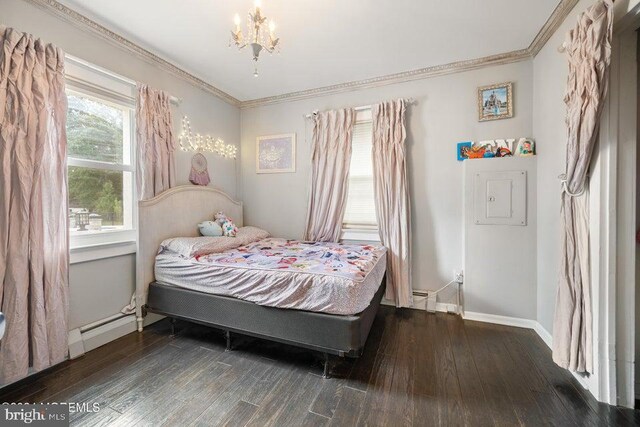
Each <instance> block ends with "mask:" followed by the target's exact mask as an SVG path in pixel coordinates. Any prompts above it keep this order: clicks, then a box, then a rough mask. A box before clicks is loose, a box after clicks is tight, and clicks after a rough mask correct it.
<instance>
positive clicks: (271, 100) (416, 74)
mask: <svg viewBox="0 0 640 427" xmlns="http://www.w3.org/2000/svg"><path fill="white" fill-rule="evenodd" d="M530 58H531V54H530V53H529V50H528V49H521V50H514V51H511V52H507V53H500V54H497V55H491V56H485V57H482V58H476V59H468V60H465V61H457V62H450V63H448V64H442V65H434V66H432V67H426V68H420V69H417V70H411V71H405V72H402V73H396V74H389V75H386V76H380V77H374V78H371V79H366V80H357V81H352V82H347V83H340V84H337V85H331V86H324V87H319V88H315V89H308V90H303V91H299V92H291V93H285V94H282V95H275V96H269V97H266V98H259V99H253V100H250V101H242V102H241V103H240V108H241V109H247V108H255V107H259V106H263V105H270V104H279V103H281V102H290V101H298V100H301V99H307V98H315V97H318V96H324V95H330V94H336V93H343V92H351V91H355V90H361V89H370V88H374V87H380V86H386V85H390V84H396V83H405V82H410V81H413V80H421V79H426V78H429V77H435V76H442V75H445V74H453V73H461V72H464V71H469V70H475V69H477V68H482V67H486V66H489V65H502V64H510V63H512V62H519V61H524V60H527V59H530Z"/></svg>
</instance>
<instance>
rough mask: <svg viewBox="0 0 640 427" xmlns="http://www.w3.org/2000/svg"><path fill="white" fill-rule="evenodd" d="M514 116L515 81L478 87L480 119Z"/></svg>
mask: <svg viewBox="0 0 640 427" xmlns="http://www.w3.org/2000/svg"><path fill="white" fill-rule="evenodd" d="M510 117H513V83H511V82H509V83H500V84H495V85H491V86H482V87H479V88H478V121H481V122H484V121H486V120H499V119H508V118H510Z"/></svg>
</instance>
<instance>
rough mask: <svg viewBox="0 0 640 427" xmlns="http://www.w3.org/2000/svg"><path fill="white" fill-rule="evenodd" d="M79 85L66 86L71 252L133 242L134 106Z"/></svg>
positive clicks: (103, 91)
mask: <svg viewBox="0 0 640 427" xmlns="http://www.w3.org/2000/svg"><path fill="white" fill-rule="evenodd" d="M85 71H86V70H85ZM94 73H97V71H95V70H94ZM89 77H91V73H89ZM101 77H103V79H104V76H101ZM83 81H84V80H83ZM75 83H76V82H75V81H73V80H72V81H68V82H67V100H68V110H67V157H68V158H67V163H68V193H69V234H70V240H71V241H70V243H71V248H72V250H73V249H77V248H82V247H95V246H98V245H105V244H113V243H120V242H131V241H135V239H136V237H135V220H136V219H135V163H134V161H133V159H134V150H133V145H134V144H133V134H134V128H133V122H134V116H133V114H134V111H133V105H134V104H133V102H134V101H133V99H132V98H131V100H128V99H125V98H122V97H119V96H115V95H117V94H115V95H114V96H112V95H110V91H109V89H108V88H105V87H103V86H97V85H95V86H94V85H86V84H85V85H83V84H75Z"/></svg>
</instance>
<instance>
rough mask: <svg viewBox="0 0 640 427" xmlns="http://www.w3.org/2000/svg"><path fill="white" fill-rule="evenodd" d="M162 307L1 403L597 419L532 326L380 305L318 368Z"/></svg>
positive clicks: (597, 422) (185, 412)
mask: <svg viewBox="0 0 640 427" xmlns="http://www.w3.org/2000/svg"><path fill="white" fill-rule="evenodd" d="M177 328H178V329H177V333H176V335H173V336H172V335H171V334H170V328H169V322H168V321H166V320H164V321H162V322H158V323H157V324H155V325H153V326H151V327H149V328H147V329H145V331H144V332H143V333H142V334H138V333H133V334H130V335H127V336H125V337H122V338H120V339H119V340H117V341H114V342H112V343H109V344H107V345H105V346H103V347H100V348H98V349H96V350H94V351H91V352H89V353H88V354H86V355H85V356H83V357H81V358H79V359H76V360H73V361H69V362H65V363H63V364H61V365H58V366H55V367H53V368H51V369H50V370H48V371H46V372H44V373H41V374H38V375H37V376H34V377H31V378H28V379H26V380H24V381H22V382H20V383H18V384H15V385H12V386H9V387H7V388H5V389H0V401H2V402H78V403H82V402H88V403H99V404H100V408H101V410H100V411H99V412H97V413H76V414H72V425H79V426H98V425H99V426H110V425H113V426H161V425H163V426H212V425H220V426H265V425H269V426H358V425H371V426H377V425H381V426H382V425H387V426H399V425H403V426H404V425H406V426H409V425H415V426H437V425H466V426H494V425H495V426H514V425H527V426H539V425H554V426H606V425H640V424H639V422H640V415H639V413H640V412H639V411H632V410H626V409H622V408H616V407H612V406H608V405H604V404H600V403H598V402H597V401H595V399H593V398H592V397H591V395H590V394H589V393H588V392H586V391H585V390H583V389H582V388H581V386H580V385H579V384H578V383H577V381H576V380H575V379H574V378H573V377H572V376H571V375H570V374H569V373H568V372H566V371H564V370H562V369H560V368H558V367H557V366H556V365H555V364H554V363H553V362H552V360H551V353H550V351H549V349H548V348H547V347H546V345H545V344H544V343H543V342H542V340H541V339H540V338H539V337H538V336H537V335H536V334H535V333H534V332H533V331H531V330H527V329H519V328H511V327H506V326H497V325H489V324H483V323H478V322H471V321H463V320H461V319H460V318H459V317H456V316H453V315H447V314H435V315H434V314H428V313H426V312H423V311H417V310H395V309H393V308H390V307H381V308H380V311H379V313H378V315H377V317H376V320H375V323H374V325H373V328H372V330H371V334H370V336H369V340H368V342H367V346H366V348H365V352H364V354H363V356H362V357H361V358H360V359H357V360H339V361H337V363H336V364H335V365H334V367H333V369H332V375H333V378H331V379H328V380H326V379H323V378H322V377H321V375H322V366H321V364H320V358H319V357H318V355H315V354H313V353H312V352H308V351H305V350H301V349H297V348H293V347H289V346H285V345H281V344H275V343H270V342H267V341H262V340H258V339H253V338H249V337H236V338H235V339H234V350H233V351H231V352H225V351H224V349H225V340H224V338H223V335H222V333H221V332H220V331H218V330H215V329H211V328H206V327H203V326H199V325H195V324H191V323H187V322H178V325H177Z"/></svg>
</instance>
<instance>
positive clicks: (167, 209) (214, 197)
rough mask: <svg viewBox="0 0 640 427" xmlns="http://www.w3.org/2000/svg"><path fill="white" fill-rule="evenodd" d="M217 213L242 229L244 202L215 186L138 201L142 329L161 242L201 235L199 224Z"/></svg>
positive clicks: (183, 188)
mask: <svg viewBox="0 0 640 427" xmlns="http://www.w3.org/2000/svg"><path fill="white" fill-rule="evenodd" d="M218 211H223V212H224V213H225V214H227V215H228V216H229V217H230V218H232V219H233V221H234V222H235V223H236V225H237V226H238V227H242V223H243V221H242V202H238V201H236V200H233V199H232V198H231V197H230V196H229V195H228V194H227V193H225V192H223V191H221V190H218V189H215V188H212V187H202V186H197V185H181V186H178V187H173V188H171V189H169V190H167V191H165V192H163V193H161V194H159V195H158V196H156V197H154V198H152V199H149V200H143V201H140V202H138V251H137V257H136V302H137V303H136V306H137V309H136V316H137V317H138V328H139V329H140V327H141V321H142V310H141V309H142V306H143V305H144V304H146V301H147V290H148V288H149V283H151V282H153V280H155V278H154V274H153V270H154V263H155V257H156V254H157V252H158V248H159V247H160V243H162V241H163V240H165V239H168V238H171V237H196V236H198V235H199V233H198V223H200V222H202V221H207V220H212V219H213V215H214V214H215V213H216V212H218Z"/></svg>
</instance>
